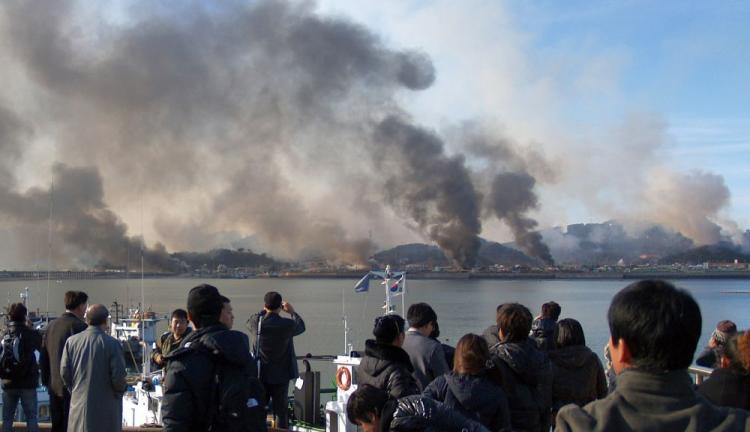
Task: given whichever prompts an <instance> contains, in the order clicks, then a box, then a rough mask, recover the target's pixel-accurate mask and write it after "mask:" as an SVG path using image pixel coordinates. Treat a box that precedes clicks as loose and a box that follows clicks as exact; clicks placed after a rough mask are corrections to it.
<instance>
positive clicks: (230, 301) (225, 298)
mask: <svg viewBox="0 0 750 432" xmlns="http://www.w3.org/2000/svg"><path fill="white" fill-rule="evenodd" d="M221 302H222V303H232V300H229V297H224V296H221Z"/></svg>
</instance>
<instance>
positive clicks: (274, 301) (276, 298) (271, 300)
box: [263, 291, 281, 310]
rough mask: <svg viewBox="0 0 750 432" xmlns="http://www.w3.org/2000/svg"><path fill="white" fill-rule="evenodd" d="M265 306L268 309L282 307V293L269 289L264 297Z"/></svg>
mask: <svg viewBox="0 0 750 432" xmlns="http://www.w3.org/2000/svg"><path fill="white" fill-rule="evenodd" d="M263 302H264V303H265V304H264V306H265V307H266V309H268V310H276V309H278V308H280V307H281V294H279V293H277V292H276V291H269V292H267V293H266V295H265V296H264V297H263Z"/></svg>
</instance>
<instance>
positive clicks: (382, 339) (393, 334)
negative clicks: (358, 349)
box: [355, 315, 419, 399]
mask: <svg viewBox="0 0 750 432" xmlns="http://www.w3.org/2000/svg"><path fill="white" fill-rule="evenodd" d="M372 333H373V335H375V340H372V339H368V340H367V341H365V356H364V358H363V359H362V361H361V362H360V363H359V366H358V367H357V368H356V369H355V371H356V372H355V374H356V380H355V382H356V383H357V384H369V385H371V386H374V387H377V388H379V389H381V390H384V391H385V392H386V393H388V395H389V396H390V397H392V398H395V399H398V398H400V397H404V396H408V395H412V394H418V393H419V387H418V386H417V382H416V381H415V380H414V377H413V376H412V373H413V372H414V368H413V367H412V366H411V360H409V354H407V353H406V351H404V350H403V349H402V348H401V345H403V343H404V319H403V318H401V317H400V316H398V315H385V316H380V317H377V318H375V326H374V327H373V330H372Z"/></svg>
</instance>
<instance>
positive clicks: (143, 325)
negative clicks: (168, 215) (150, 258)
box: [141, 197, 150, 380]
mask: <svg viewBox="0 0 750 432" xmlns="http://www.w3.org/2000/svg"><path fill="white" fill-rule="evenodd" d="M143 244H144V238H143V197H141V342H142V344H143V346H142V350H143V355H142V357H141V358H142V359H143V365H142V366H143V379H144V380H145V379H146V374H147V371H146V369H147V367H146V365H147V364H148V362H149V360H148V359H146V351H147V349H146V340H145V335H146V321H145V318H146V294H145V290H144V288H143ZM149 366H150V365H149Z"/></svg>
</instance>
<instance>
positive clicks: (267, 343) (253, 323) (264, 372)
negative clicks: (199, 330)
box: [247, 291, 305, 429]
mask: <svg viewBox="0 0 750 432" xmlns="http://www.w3.org/2000/svg"><path fill="white" fill-rule="evenodd" d="M263 301H264V309H263V311H261V312H260V313H258V314H254V315H252V316H251V317H250V319H249V320H248V321H247V325H248V329H249V330H250V336H251V337H252V338H253V349H254V350H255V351H254V352H255V356H256V358H260V381H261V382H262V383H263V387H264V388H265V389H266V398H267V399H270V400H271V401H272V402H273V412H274V414H275V415H276V418H277V424H276V426H277V427H279V428H281V429H286V428H287V426H288V425H289V419H288V415H287V401H288V398H289V381H290V380H293V379H296V378H297V377H298V376H299V370H298V369H297V359H296V355H295V353H294V339H293V338H294V336H298V335H300V334H302V333H304V332H305V322H304V321H303V320H302V317H301V316H299V314H298V313H297V312H296V311H295V310H294V308H293V307H292V305H291V304H290V303H288V302H285V301H283V300H282V298H281V294H279V293H277V292H275V291H270V292H268V293H266V295H265V297H264V298H263ZM281 311H284V312H286V313H288V314H289V315H290V316H291V319H290V318H282V317H281V315H280V313H281ZM259 322H260V326H259V325H258V323H259ZM267 403H268V400H266V404H267Z"/></svg>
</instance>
